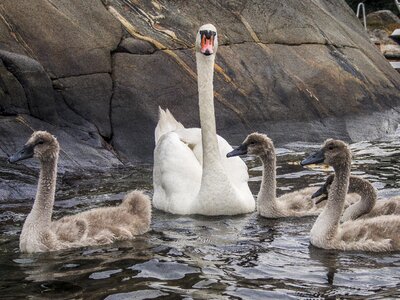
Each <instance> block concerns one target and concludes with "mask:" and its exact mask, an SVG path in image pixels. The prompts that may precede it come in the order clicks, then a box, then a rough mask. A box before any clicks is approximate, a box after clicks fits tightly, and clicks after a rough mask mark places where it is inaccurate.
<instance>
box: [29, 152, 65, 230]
mask: <svg viewBox="0 0 400 300" xmlns="http://www.w3.org/2000/svg"><path fill="white" fill-rule="evenodd" d="M57 161H58V154H57V155H55V156H54V157H53V158H51V159H49V160H46V161H41V162H40V175H39V183H38V189H37V193H36V198H35V202H34V204H33V207H32V210H31V212H30V214H29V215H28V217H27V220H26V222H25V224H26V223H29V222H34V223H35V226H37V227H46V226H49V225H50V223H51V216H52V214H53V205H54V194H55V190H56V178H57Z"/></svg>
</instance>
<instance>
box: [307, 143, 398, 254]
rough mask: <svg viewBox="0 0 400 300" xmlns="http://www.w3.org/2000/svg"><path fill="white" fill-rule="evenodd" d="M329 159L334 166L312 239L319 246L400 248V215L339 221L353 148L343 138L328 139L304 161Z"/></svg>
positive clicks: (377, 248) (328, 162) (387, 249)
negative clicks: (324, 204)
mask: <svg viewBox="0 0 400 300" xmlns="http://www.w3.org/2000/svg"><path fill="white" fill-rule="evenodd" d="M316 163H326V164H329V165H331V166H332V167H333V169H334V170H335V177H334V180H333V182H332V185H331V189H330V191H329V196H328V200H327V204H326V206H325V208H324V210H323V211H322V212H321V214H320V215H319V216H318V218H317V220H316V221H315V223H314V225H313V227H312V229H311V232H310V242H311V244H313V245H314V246H316V247H319V248H324V249H339V250H346V251H350V250H362V251H375V252H383V251H395V250H400V235H399V229H400V216H397V215H390V216H379V217H374V218H367V219H357V220H351V221H347V222H344V223H343V224H339V221H340V216H341V215H342V213H343V206H344V202H345V197H346V194H347V191H348V186H349V178H350V166H351V152H350V150H349V148H348V146H347V144H345V143H344V142H342V141H340V140H331V139H330V140H327V141H326V142H325V144H324V145H323V146H322V148H321V150H319V151H318V152H316V153H315V154H313V155H311V156H310V157H308V158H306V159H305V160H303V161H302V162H301V164H302V165H303V166H304V165H309V164H316Z"/></svg>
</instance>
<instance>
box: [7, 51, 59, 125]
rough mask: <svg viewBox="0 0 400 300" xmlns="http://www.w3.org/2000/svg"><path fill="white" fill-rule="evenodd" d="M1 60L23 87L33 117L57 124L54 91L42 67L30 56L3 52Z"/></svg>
mask: <svg viewBox="0 0 400 300" xmlns="http://www.w3.org/2000/svg"><path fill="white" fill-rule="evenodd" d="M0 59H2V61H3V63H4V65H5V66H6V68H7V70H8V71H10V72H11V73H12V74H13V75H14V76H15V78H17V79H18V81H19V83H20V84H21V85H22V87H23V89H24V91H25V95H26V99H27V102H28V107H29V111H30V113H31V114H32V116H35V117H37V118H38V119H41V120H45V121H48V122H50V123H53V124H56V123H57V113H56V110H55V107H54V91H53V87H52V83H51V80H50V78H49V76H48V75H47V73H46V72H45V70H44V69H43V67H42V65H41V64H40V63H39V62H38V61H36V60H34V59H32V58H30V57H28V56H25V55H21V54H16V53H11V52H8V51H2V50H0ZM19 101H21V100H19Z"/></svg>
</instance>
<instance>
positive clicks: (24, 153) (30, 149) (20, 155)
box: [8, 144, 35, 163]
mask: <svg viewBox="0 0 400 300" xmlns="http://www.w3.org/2000/svg"><path fill="white" fill-rule="evenodd" d="M34 148H35V145H33V144H26V145H25V146H24V147H22V149H21V150H19V151H18V152H17V153H15V154H14V155H11V156H10V157H9V158H8V161H9V162H10V163H15V162H17V161H20V160H24V159H28V158H32V157H33V155H34V154H35V152H34Z"/></svg>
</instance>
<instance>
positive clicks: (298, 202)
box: [227, 133, 325, 218]
mask: <svg viewBox="0 0 400 300" xmlns="http://www.w3.org/2000/svg"><path fill="white" fill-rule="evenodd" d="M244 154H253V155H256V156H258V157H259V158H260V159H261V161H262V164H263V174H262V182H261V188H260V191H259V193H258V202H257V203H258V204H257V205H258V213H259V214H260V215H261V216H263V217H266V218H284V217H306V216H313V215H318V214H319V213H320V212H321V211H322V208H323V206H324V205H325V203H321V204H316V203H314V202H313V201H312V199H311V196H312V195H313V193H314V192H315V188H311V187H308V188H304V189H301V190H299V191H294V192H291V193H287V194H285V195H282V196H281V197H279V198H277V197H276V155H275V147H274V143H273V142H272V140H271V139H270V138H268V137H267V136H266V135H265V134H260V133H252V134H250V135H248V136H247V137H246V139H245V140H244V142H243V143H242V145H240V146H239V147H238V148H236V149H235V150H233V151H232V152H230V153H228V155H227V156H228V157H233V156H237V155H244Z"/></svg>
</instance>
